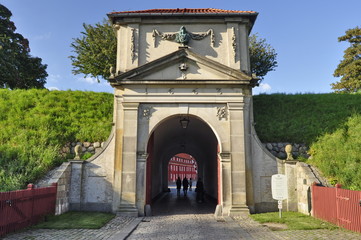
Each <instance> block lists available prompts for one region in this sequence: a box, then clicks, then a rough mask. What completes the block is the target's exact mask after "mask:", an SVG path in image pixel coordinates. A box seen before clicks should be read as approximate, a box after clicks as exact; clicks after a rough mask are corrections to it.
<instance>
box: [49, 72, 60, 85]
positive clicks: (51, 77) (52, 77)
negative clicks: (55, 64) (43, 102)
mask: <svg viewBox="0 0 361 240" xmlns="http://www.w3.org/2000/svg"><path fill="white" fill-rule="evenodd" d="M59 79H61V76H60V75H59V74H50V75H49V76H48V77H47V79H46V81H47V82H52V83H57V82H59Z"/></svg>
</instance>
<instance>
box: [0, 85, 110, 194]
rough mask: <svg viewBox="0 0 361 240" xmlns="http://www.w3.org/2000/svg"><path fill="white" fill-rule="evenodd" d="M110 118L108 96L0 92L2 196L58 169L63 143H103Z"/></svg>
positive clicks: (37, 91)
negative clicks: (3, 193)
mask: <svg viewBox="0 0 361 240" xmlns="http://www.w3.org/2000/svg"><path fill="white" fill-rule="evenodd" d="M112 115H113V95H112V94H109V93H94V92H81V91H48V90H35V89H33V90H13V91H10V90H6V89H0V191H6V190H14V189H19V188H22V187H24V186H25V185H26V184H27V183H28V182H32V181H34V180H35V179H37V178H38V177H40V176H42V175H43V174H45V173H46V172H47V171H48V170H49V169H50V168H51V167H53V166H54V165H56V164H59V163H60V162H61V161H63V159H60V158H59V154H58V153H59V149H60V147H61V146H63V145H64V144H65V143H66V142H70V141H102V140H105V139H106V138H107V137H108V135H109V133H110V129H111V122H112Z"/></svg>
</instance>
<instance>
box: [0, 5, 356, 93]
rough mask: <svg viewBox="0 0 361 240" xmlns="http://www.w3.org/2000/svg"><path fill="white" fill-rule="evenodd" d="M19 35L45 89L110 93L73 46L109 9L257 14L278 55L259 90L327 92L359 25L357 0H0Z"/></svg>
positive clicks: (259, 27) (258, 29) (259, 30)
mask: <svg viewBox="0 0 361 240" xmlns="http://www.w3.org/2000/svg"><path fill="white" fill-rule="evenodd" d="M1 4H3V5H5V6H6V7H7V8H9V10H10V11H11V12H12V13H13V17H12V21H14V22H15V25H16V27H17V32H18V33H20V34H22V35H23V36H24V37H26V38H28V39H29V41H30V48H31V54H32V55H33V56H37V57H40V58H42V59H43V63H44V64H47V65H48V68H47V72H48V74H49V77H48V79H47V84H46V87H47V88H49V89H52V88H56V89H60V90H67V89H71V90H87V91H102V92H113V90H112V88H111V87H110V86H109V84H108V83H107V82H106V81H102V82H101V83H97V82H96V81H95V79H91V78H84V76H83V75H73V74H72V72H71V71H72V66H71V61H70V59H69V58H68V56H70V55H71V54H72V53H71V50H72V49H71V48H70V44H71V43H72V39H73V38H77V37H80V36H81V35H80V32H81V31H82V30H83V26H82V24H83V23H87V24H94V23H97V22H100V21H102V19H104V18H106V14H107V13H109V12H112V11H127V10H143V9H153V8H219V9H227V10H253V11H257V12H259V15H258V18H257V20H256V23H255V26H254V28H253V31H252V33H258V35H259V36H260V37H262V38H265V39H266V40H267V43H269V44H270V45H272V47H273V48H274V49H275V50H276V52H277V53H278V67H277V68H276V71H273V72H270V73H268V75H267V76H266V77H265V80H264V81H263V83H262V84H261V87H258V88H255V90H254V93H256V94H257V93H260V92H266V93H327V92H332V90H331V87H330V84H331V83H333V82H336V81H337V80H338V79H337V78H334V77H333V75H332V74H333V72H334V70H335V68H336V67H337V65H338V63H339V62H340V60H341V59H342V57H343V52H344V50H345V49H346V48H347V47H348V44H347V43H339V42H338V41H337V38H338V37H339V36H342V35H344V33H345V31H346V30H347V29H350V28H354V27H356V26H361V14H360V9H361V1H360V0H344V1H340V0H328V1H326V0H302V1H292V0H273V1H270V0H248V1H244V0H224V1H210V0H207V1H206V0H192V1H190V0H183V1H169V0H167V1H164V0H154V1H140V0H131V1H115V0H102V1H100V0H87V1H83V0H75V1H74V0H62V1H56V0H2V1H1Z"/></svg>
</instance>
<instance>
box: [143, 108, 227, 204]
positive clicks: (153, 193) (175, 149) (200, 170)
mask: <svg viewBox="0 0 361 240" xmlns="http://www.w3.org/2000/svg"><path fill="white" fill-rule="evenodd" d="M181 120H182V121H183V122H182V121H181ZM182 124H183V126H182ZM185 124H186V126H185ZM147 152H148V158H147V170H146V204H150V205H152V203H153V202H154V200H155V199H156V198H157V197H159V196H160V195H161V194H162V193H164V192H167V191H168V187H169V186H168V163H169V160H170V159H171V158H172V157H173V156H175V155H176V154H178V153H186V154H189V155H191V156H193V157H194V158H195V159H196V160H197V175H198V177H201V178H202V180H203V182H204V190H205V192H206V194H207V195H208V196H210V197H211V198H213V199H215V200H218V201H219V192H220V190H219V186H220V184H221V183H220V177H219V176H220V174H219V161H218V158H217V152H218V141H217V138H216V135H215V134H214V132H213V130H212V129H211V128H210V126H209V125H208V124H207V123H206V122H204V121H203V120H202V119H200V118H198V117H197V116H193V115H187V116H182V115H175V116H172V117H169V118H168V119H166V120H164V121H162V122H161V123H160V124H158V126H157V127H156V128H155V129H154V131H153V132H152V134H151V136H150V138H149V141H148V147H147Z"/></svg>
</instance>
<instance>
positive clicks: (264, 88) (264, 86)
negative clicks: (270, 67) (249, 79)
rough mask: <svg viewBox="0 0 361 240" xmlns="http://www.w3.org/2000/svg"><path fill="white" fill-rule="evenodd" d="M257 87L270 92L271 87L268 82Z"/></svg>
mask: <svg viewBox="0 0 361 240" xmlns="http://www.w3.org/2000/svg"><path fill="white" fill-rule="evenodd" d="M259 87H260V88H261V91H262V92H270V91H271V89H272V88H271V86H270V85H269V84H268V83H261V84H260V85H259Z"/></svg>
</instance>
